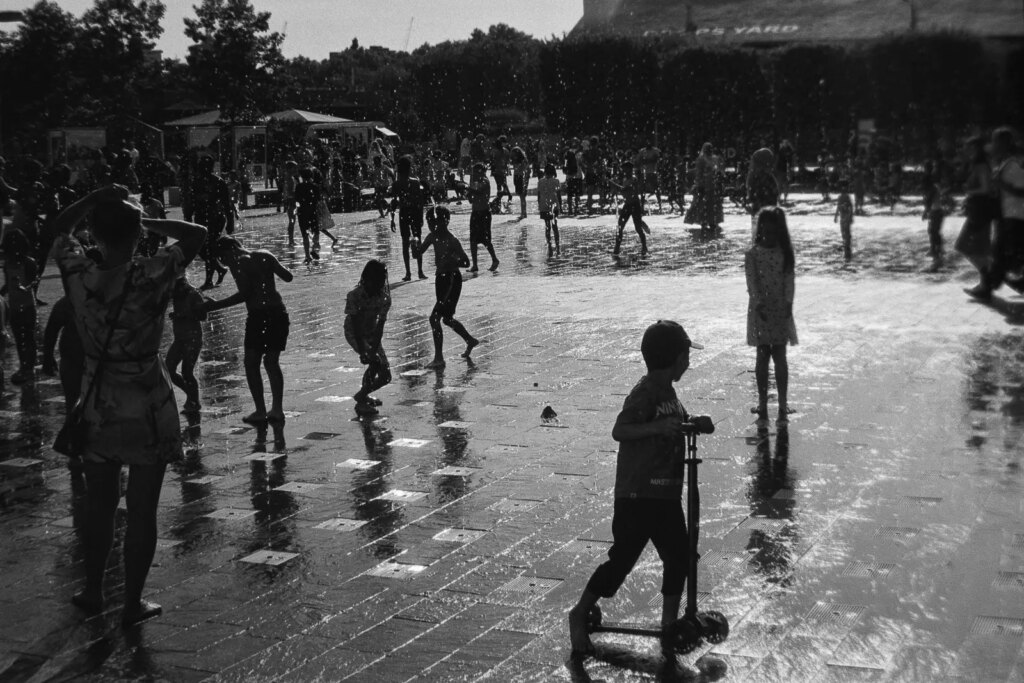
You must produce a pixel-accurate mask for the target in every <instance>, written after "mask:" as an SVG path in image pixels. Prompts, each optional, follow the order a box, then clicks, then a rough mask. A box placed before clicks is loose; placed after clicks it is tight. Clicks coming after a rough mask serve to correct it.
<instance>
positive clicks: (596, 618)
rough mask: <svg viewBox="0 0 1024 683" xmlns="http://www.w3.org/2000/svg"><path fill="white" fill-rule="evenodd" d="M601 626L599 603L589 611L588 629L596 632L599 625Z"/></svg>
mask: <svg viewBox="0 0 1024 683" xmlns="http://www.w3.org/2000/svg"><path fill="white" fill-rule="evenodd" d="M600 626H601V608H600V606H598V605H594V606H593V607H591V608H590V611H589V612H587V630H588V631H590V632H591V633H593V632H594V630H596V629H597V628H598V627H600Z"/></svg>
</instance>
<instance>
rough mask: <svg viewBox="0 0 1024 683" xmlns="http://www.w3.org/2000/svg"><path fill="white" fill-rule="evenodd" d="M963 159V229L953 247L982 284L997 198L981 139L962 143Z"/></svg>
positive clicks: (989, 249)
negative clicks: (972, 268) (965, 172)
mask: <svg viewBox="0 0 1024 683" xmlns="http://www.w3.org/2000/svg"><path fill="white" fill-rule="evenodd" d="M964 153H965V156H966V157H967V163H968V171H967V179H966V180H965V181H964V192H965V193H966V198H965V199H964V214H965V216H966V218H965V219H964V224H963V227H962V228H960V234H959V236H958V237H957V239H956V242H955V243H954V245H953V248H954V249H956V250H957V251H959V252H960V253H961V254H963V255H964V256H965V257H966V258H967V260H968V261H970V262H971V265H973V266H974V267H975V268H976V269H977V270H978V276H979V278H980V279H981V282H980V283H979V285H977V286H976V287H975V288H977V287H978V286H981V284H983V283H984V278H985V273H986V272H987V271H988V268H989V266H991V264H992V222H993V221H994V220H996V219H997V218H998V216H999V197H998V195H997V194H996V190H995V187H994V185H993V183H992V167H991V166H990V165H989V160H988V155H987V154H986V152H985V140H984V138H982V137H981V136H974V137H972V138H970V139H969V140H967V142H966V143H965V144H964Z"/></svg>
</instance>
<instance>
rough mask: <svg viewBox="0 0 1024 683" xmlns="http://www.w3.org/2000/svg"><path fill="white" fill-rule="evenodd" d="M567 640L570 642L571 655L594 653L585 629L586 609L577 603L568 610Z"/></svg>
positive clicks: (578, 655) (579, 655)
mask: <svg viewBox="0 0 1024 683" xmlns="http://www.w3.org/2000/svg"><path fill="white" fill-rule="evenodd" d="M569 641H570V642H571V643H572V655H573V657H586V656H587V655H591V654H593V653H594V644H593V643H592V642H590V633H589V632H588V631H587V611H586V610H585V609H583V608H581V607H580V606H579V605H577V606H576V607H573V608H572V609H571V610H569Z"/></svg>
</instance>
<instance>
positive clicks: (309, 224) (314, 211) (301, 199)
mask: <svg viewBox="0 0 1024 683" xmlns="http://www.w3.org/2000/svg"><path fill="white" fill-rule="evenodd" d="M313 170H314V169H313V167H312V166H305V167H303V169H302V170H301V171H299V179H300V182H299V184H298V185H296V187H295V213H296V216H297V218H298V221H299V232H300V233H301V234H302V250H303V252H305V255H306V259H305V261H304V263H306V264H307V265H308V264H309V263H312V262H313V261H319V260H320V202H321V201H323V196H324V195H323V189H322V188H321V185H320V183H319V182H317V180H316V176H315V175H314V173H313Z"/></svg>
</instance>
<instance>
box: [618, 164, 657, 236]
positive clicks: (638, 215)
mask: <svg viewBox="0 0 1024 683" xmlns="http://www.w3.org/2000/svg"><path fill="white" fill-rule="evenodd" d="M610 182H611V184H612V186H613V187H616V188H618V190H619V191H620V192H621V193H622V208H621V209H619V217H618V226H617V227H618V230H617V231H616V233H615V248H614V249H613V250H612V253H613V254H615V255H616V256H617V255H618V254H619V249H620V248H621V246H622V233H623V231H625V229H626V223H628V222H629V220H630V219H631V218H632V219H633V229H634V230H636V234H637V236H638V237H639V238H640V255H641V256H646V255H647V235H649V234H651V229H650V228H649V227H648V226H647V223H645V222H644V218H643V213H644V206H643V202H642V201H641V199H640V188H639V180H638V179H637V177H636V176H635V175H634V173H633V163H632V162H630V161H627V162H625V163H624V164H622V184H619V183H616V182H614V181H610Z"/></svg>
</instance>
